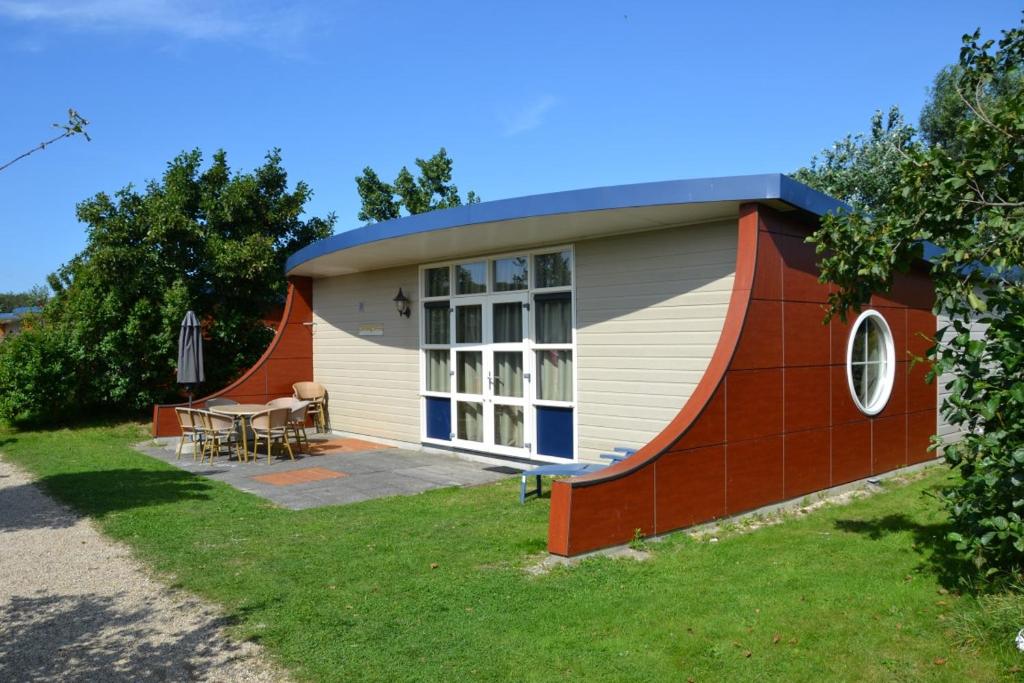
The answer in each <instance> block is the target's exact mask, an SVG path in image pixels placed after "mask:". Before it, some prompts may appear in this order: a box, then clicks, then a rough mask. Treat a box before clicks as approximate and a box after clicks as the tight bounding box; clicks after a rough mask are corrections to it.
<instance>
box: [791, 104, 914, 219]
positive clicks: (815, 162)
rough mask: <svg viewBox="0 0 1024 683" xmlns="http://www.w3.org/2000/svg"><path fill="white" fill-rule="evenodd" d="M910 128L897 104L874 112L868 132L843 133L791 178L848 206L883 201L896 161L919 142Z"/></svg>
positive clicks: (896, 168) (892, 182) (868, 206)
mask: <svg viewBox="0 0 1024 683" xmlns="http://www.w3.org/2000/svg"><path fill="white" fill-rule="evenodd" d="M915 134H916V131H915V130H914V127H913V126H911V125H909V124H907V123H906V122H905V121H904V120H903V114H902V113H900V110H899V108H898V107H891V108H890V109H889V113H888V115H885V116H883V114H882V112H881V111H876V112H875V113H874V115H873V116H872V117H871V132H870V134H868V135H867V136H865V135H864V134H863V133H858V134H857V135H847V136H846V137H845V138H843V139H842V140H839V141H837V142H836V143H835V144H834V145H832V147H831V148H829V149H825V150H822V151H821V153H820V155H819V156H815V157H814V158H813V159H811V163H810V166H807V167H805V168H801V169H799V170H797V171H796V172H795V173H793V174H792V175H793V178H794V179H796V180H799V181H800V182H802V183H804V184H806V185H810V186H811V187H813V188H815V189H816V190H820V191H821V192H824V193H825V194H828V195H831V196H833V197H835V198H836V199H840V200H842V201H844V202H846V203H848V204H850V205H851V206H855V207H858V208H861V209H871V207H874V206H876V205H878V204H881V203H883V202H884V201H885V200H886V198H887V197H888V194H889V192H890V191H891V189H892V188H893V187H894V186H895V185H896V177H897V175H898V173H899V167H900V163H901V162H902V161H903V158H904V155H905V154H906V152H908V151H909V150H911V149H913V148H915V147H916V146H917V145H918V144H919V143H918V141H917V140H916V138H915Z"/></svg>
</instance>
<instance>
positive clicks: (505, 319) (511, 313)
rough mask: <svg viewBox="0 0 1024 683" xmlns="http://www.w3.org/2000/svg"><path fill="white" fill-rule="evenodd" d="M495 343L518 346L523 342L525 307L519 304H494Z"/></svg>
mask: <svg viewBox="0 0 1024 683" xmlns="http://www.w3.org/2000/svg"><path fill="white" fill-rule="evenodd" d="M491 310H492V311H493V312H494V321H493V323H492V326H493V327H494V343H495V344H505V343H511V344H518V343H519V342H521V341H523V305H522V304H521V303H519V302H514V303H510V304H494V307H493V308H492V309H491Z"/></svg>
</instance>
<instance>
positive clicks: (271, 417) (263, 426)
mask: <svg viewBox="0 0 1024 683" xmlns="http://www.w3.org/2000/svg"><path fill="white" fill-rule="evenodd" d="M289 413H291V410H290V409H289V408H270V409H268V410H264V411H262V412H259V413H255V414H253V416H252V419H251V420H250V424H251V425H252V431H253V434H254V435H255V436H256V441H255V443H254V445H253V455H254V457H255V455H256V451H257V450H258V449H259V447H260V439H264V440H266V442H267V464H268V465H269V464H270V457H271V453H272V452H273V445H274V443H275V442H277V441H280V442H281V443H283V444H284V447H285V448H286V449H288V457H289V458H291V459H292V460H294V459H295V454H294V453H293V452H292V445H291V444H290V443H289V442H288V415H289Z"/></svg>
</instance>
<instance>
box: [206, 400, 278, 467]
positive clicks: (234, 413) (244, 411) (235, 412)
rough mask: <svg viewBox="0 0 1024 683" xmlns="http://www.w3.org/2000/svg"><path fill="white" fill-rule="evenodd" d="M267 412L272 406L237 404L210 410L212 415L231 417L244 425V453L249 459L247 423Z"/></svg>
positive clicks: (214, 407) (215, 407)
mask: <svg viewBox="0 0 1024 683" xmlns="http://www.w3.org/2000/svg"><path fill="white" fill-rule="evenodd" d="M265 410H270V406H268V405H266V404H264V403H236V404H234V405H226V406H213V407H212V408H210V412H211V413H220V414H221V415H230V416H231V417H233V418H235V419H236V420H239V421H241V423H242V451H243V452H244V453H245V457H246V458H247V459H248V457H249V430H248V429H246V426H245V421H246V420H247V419H248V418H250V417H251V416H253V415H255V414H256V413H262V412H263V411H265Z"/></svg>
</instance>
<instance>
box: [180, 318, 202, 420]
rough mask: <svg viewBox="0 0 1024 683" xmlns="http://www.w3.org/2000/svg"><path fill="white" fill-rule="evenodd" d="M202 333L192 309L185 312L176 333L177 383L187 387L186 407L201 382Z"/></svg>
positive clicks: (190, 403) (189, 404) (190, 402)
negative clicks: (179, 329) (178, 330)
mask: <svg viewBox="0 0 1024 683" xmlns="http://www.w3.org/2000/svg"><path fill="white" fill-rule="evenodd" d="M205 379H206V376H205V375H204V374H203V334H202V330H201V329H200V327H199V319H198V318H196V314H195V313H193V312H192V311H188V312H187V313H185V319H184V320H182V321H181V331H180V332H179V333H178V384H184V385H185V386H186V387H188V407H189V408H191V407H192V392H193V391H194V390H195V388H196V385H198V384H200V383H202V382H203V380H205Z"/></svg>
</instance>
